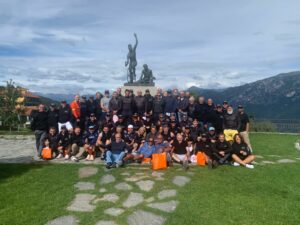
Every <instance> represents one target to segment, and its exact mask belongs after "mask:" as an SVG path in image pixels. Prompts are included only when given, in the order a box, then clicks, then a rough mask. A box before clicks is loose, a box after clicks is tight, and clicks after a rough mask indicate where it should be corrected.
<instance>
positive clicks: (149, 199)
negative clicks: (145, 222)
mask: <svg viewBox="0 0 300 225" xmlns="http://www.w3.org/2000/svg"><path fill="white" fill-rule="evenodd" d="M154 200H155V198H154V197H150V198H147V199H146V200H145V202H147V203H151V202H153V201H154Z"/></svg>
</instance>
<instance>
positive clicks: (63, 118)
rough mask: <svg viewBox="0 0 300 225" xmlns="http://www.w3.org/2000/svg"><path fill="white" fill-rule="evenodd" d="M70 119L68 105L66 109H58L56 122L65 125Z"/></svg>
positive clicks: (70, 113)
mask: <svg viewBox="0 0 300 225" xmlns="http://www.w3.org/2000/svg"><path fill="white" fill-rule="evenodd" d="M71 118H72V112H71V108H70V106H69V105H66V107H64V108H63V107H60V108H59V112H58V122H60V123H66V122H70V121H71Z"/></svg>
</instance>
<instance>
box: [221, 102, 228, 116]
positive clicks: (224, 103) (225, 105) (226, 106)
mask: <svg viewBox="0 0 300 225" xmlns="http://www.w3.org/2000/svg"><path fill="white" fill-rule="evenodd" d="M228 106H229V104H228V102H227V101H223V104H222V108H223V113H224V114H226V112H227V108H228Z"/></svg>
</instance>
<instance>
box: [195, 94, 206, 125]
mask: <svg viewBox="0 0 300 225" xmlns="http://www.w3.org/2000/svg"><path fill="white" fill-rule="evenodd" d="M206 108H207V105H206V102H205V98H204V97H203V96H200V97H199V101H198V102H197V103H196V106H195V115H196V118H197V119H198V121H199V123H200V124H202V125H205V123H206Z"/></svg>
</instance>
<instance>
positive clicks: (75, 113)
mask: <svg viewBox="0 0 300 225" xmlns="http://www.w3.org/2000/svg"><path fill="white" fill-rule="evenodd" d="M70 107H71V110H72V121H73V126H74V127H76V126H79V125H80V96H79V95H75V98H74V101H73V102H71V104H70Z"/></svg>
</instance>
